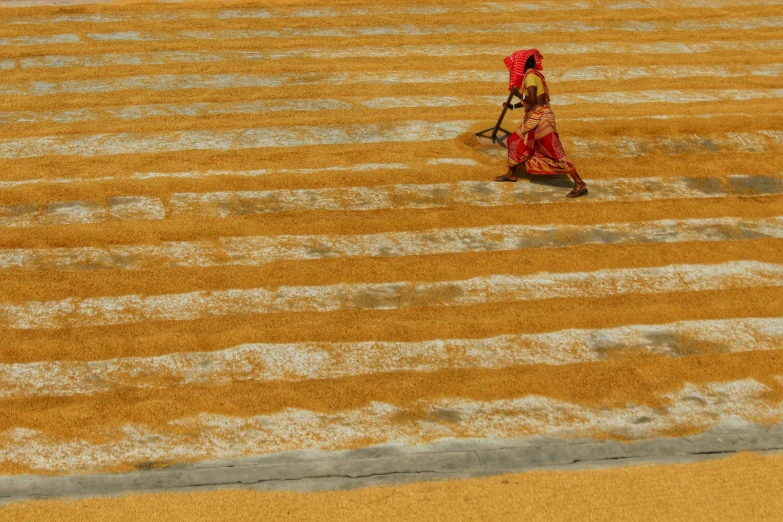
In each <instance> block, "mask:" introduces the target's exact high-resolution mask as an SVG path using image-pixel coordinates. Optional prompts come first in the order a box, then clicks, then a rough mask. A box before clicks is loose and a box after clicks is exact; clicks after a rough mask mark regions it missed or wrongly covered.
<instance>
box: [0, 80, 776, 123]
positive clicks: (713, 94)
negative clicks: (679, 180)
mask: <svg viewBox="0 0 783 522" xmlns="http://www.w3.org/2000/svg"><path fill="white" fill-rule="evenodd" d="M778 98H783V89H767V90H756V89H748V90H734V89H727V90H721V91H718V90H696V91H679V90H667V91H664V90H656V91H621V92H603V93H591V94H582V95H580V94H561V95H559V96H558V97H557V105H558V106H565V105H573V104H582V103H586V102H590V103H593V104H609V105H630V104H639V103H666V104H667V105H671V104H684V103H707V102H716V101H749V100H774V99H778ZM504 100H505V96H503V97H501V96H470V97H461V96H387V97H383V98H359V97H355V96H350V97H345V98H340V99H339V100H338V99H330V98H324V99H317V100H284V99H280V100H254V101H240V102H198V103H188V104H175V103H156V104H149V105H131V106H126V107H95V108H83V109H69V110H66V111H59V112H54V111H48V112H34V111H18V112H0V125H10V124H33V123H61V124H65V123H79V122H85V121H98V120H108V119H120V120H126V121H127V120H141V119H146V118H167V117H168V118H173V117H180V118H182V117H188V118H197V117H204V116H219V115H226V114H265V113H270V112H289V111H296V112H301V111H304V112H320V111H330V110H366V109H371V110H384V109H400V108H427V107H460V106H462V107H468V106H481V107H489V106H495V107H497V106H499V105H500V104H501V103H502V101H504ZM776 114H783V113H780V112H776V111H774V110H771V111H765V112H764V115H765V116H769V115H776ZM731 116H736V117H743V116H746V117H752V115H748V114H747V113H742V112H737V113H732V114H727V113H719V114H709V113H707V114H697V115H694V114H656V115H653V116H614V117H595V118H558V121H631V120H635V119H649V118H653V119H676V118H714V117H731Z"/></svg>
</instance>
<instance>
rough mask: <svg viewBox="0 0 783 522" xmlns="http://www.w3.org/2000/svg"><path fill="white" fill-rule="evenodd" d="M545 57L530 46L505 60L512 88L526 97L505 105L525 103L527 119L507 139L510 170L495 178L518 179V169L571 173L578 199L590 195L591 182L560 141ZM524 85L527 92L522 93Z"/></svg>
mask: <svg viewBox="0 0 783 522" xmlns="http://www.w3.org/2000/svg"><path fill="white" fill-rule="evenodd" d="M543 58H544V57H543V56H541V53H539V52H538V50H537V49H526V50H522V51H517V52H515V53H514V54H512V55H511V56H509V57H508V58H506V59H505V60H503V62H504V63H505V64H506V67H507V68H508V72H509V73H510V75H511V78H510V80H509V87H508V89H509V91H511V92H512V93H513V94H514V95H515V96H516V97H517V98H519V99H520V100H522V103H518V104H516V105H512V104H510V103H508V102H506V103H504V104H503V105H504V106H505V107H507V108H509V109H515V108H518V107H522V106H524V107H525V119H524V121H523V122H522V124H521V125H520V126H519V128H518V129H517V130H516V131H515V132H513V133H512V134H511V135H509V137H508V140H507V141H506V144H507V145H508V172H507V173H506V174H505V175H504V176H498V177H496V178H495V181H512V182H513V181H516V180H517V169H518V168H523V169H524V170H525V171H526V172H527V173H528V174H536V175H543V176H546V175H552V174H568V175H569V176H571V179H573V180H574V189H573V190H572V191H571V192H569V193H568V194H567V197H569V198H577V197H579V196H582V195H584V194H587V185H586V184H585V182H584V181H582V178H580V177H579V174H578V173H577V172H576V167H574V164H573V163H571V162H570V161H568V158H567V157H566V153H565V151H564V150H563V145H562V143H560V136H559V135H558V133H557V125H556V124H555V115H554V113H553V112H552V109H551V108H550V107H549V87H548V86H547V84H546V79H544V75H543V74H542V73H541V71H542V70H543V69H544V68H543V66H542V65H541V60H543ZM522 85H524V92H520V88H521V87H522Z"/></svg>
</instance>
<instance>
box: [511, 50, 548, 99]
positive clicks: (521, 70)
mask: <svg viewBox="0 0 783 522" xmlns="http://www.w3.org/2000/svg"><path fill="white" fill-rule="evenodd" d="M531 56H534V57H535V60H536V64H535V66H534V68H535V69H536V70H538V71H543V70H544V66H543V65H541V60H543V59H544V57H543V56H541V53H540V52H538V49H522V50H520V51H517V52H515V53H514V54H512V55H511V56H509V57H508V58H506V59H505V60H503V63H505V64H506V68H507V69H508V72H509V73H510V75H511V76H510V78H509V80H508V90H509V91H510V90H511V88H512V87H516V88H517V89H519V88H520V87H522V80H523V79H524V77H525V63H526V62H527V59H528V58H530V57H531Z"/></svg>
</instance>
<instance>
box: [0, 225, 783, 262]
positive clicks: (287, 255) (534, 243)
mask: <svg viewBox="0 0 783 522" xmlns="http://www.w3.org/2000/svg"><path fill="white" fill-rule="evenodd" d="M753 239H783V216H779V217H772V218H762V219H745V218H732V217H725V218H707V219H683V220H661V221H642V222H639V223H607V224H601V225H547V226H536V225H493V226H488V227H481V228H438V229H432V230H424V231H420V232H385V233H378V234H366V235H336V236H335V235H331V236H328V235H316V236H307V235H302V236H286V235H281V236H273V237H269V236H251V237H225V238H220V239H218V240H204V241H181V242H163V243H160V244H156V245H143V244H142V245H108V246H105V247H75V248H51V249H50V248H36V249H0V270H26V271H43V270H46V271H50V270H56V271H79V272H83V271H86V270H108V269H118V270H150V269H159V268H161V267H177V268H206V267H226V266H261V265H264V264H268V263H275V262H280V261H302V260H318V259H335V258H360V257H406V256H431V255H438V254H456V253H465V252H500V251H511V250H525V249H530V248H565V247H572V246H578V245H631V244H649V243H685V242H713V241H748V240H753Z"/></svg>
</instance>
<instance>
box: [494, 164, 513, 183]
mask: <svg viewBox="0 0 783 522" xmlns="http://www.w3.org/2000/svg"><path fill="white" fill-rule="evenodd" d="M495 181H510V182H512V183H516V181H517V171H516V169H514V168H513V167H510V168H509V169H508V172H506V174H505V175H503V176H498V177H496V178H495Z"/></svg>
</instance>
